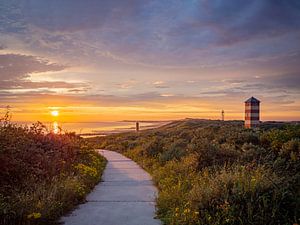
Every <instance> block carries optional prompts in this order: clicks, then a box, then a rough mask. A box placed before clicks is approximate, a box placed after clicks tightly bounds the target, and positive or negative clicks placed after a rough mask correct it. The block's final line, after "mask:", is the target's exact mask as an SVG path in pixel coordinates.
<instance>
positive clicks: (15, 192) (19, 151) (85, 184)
mask: <svg viewBox="0 0 300 225" xmlns="http://www.w3.org/2000/svg"><path fill="white" fill-rule="evenodd" d="M8 119H9V116H6V117H5V118H4V119H2V121H1V126H0V224H15V225H17V224H51V223H55V222H56V221H57V219H58V218H59V217H60V216H61V215H63V214H65V213H66V212H67V211H69V210H71V209H72V208H74V206H76V205H77V204H78V203H80V202H83V201H84V198H85V196H86V194H87V193H88V192H89V191H90V190H91V189H92V188H93V187H94V185H95V184H96V183H97V182H99V180H100V179H101V174H102V171H103V170H104V167H105V164H106V161H105V159H104V158H103V157H101V156H100V155H99V154H98V153H96V152H95V151H94V150H93V148H92V146H91V145H89V144H88V143H87V142H85V141H84V140H83V139H81V138H79V137H77V136H76V135H75V134H74V133H67V134H54V133H51V132H49V131H48V130H47V129H46V127H45V126H43V125H42V124H41V123H36V124H34V125H33V126H31V127H20V126H17V125H14V124H12V123H10V122H9V120H8Z"/></svg>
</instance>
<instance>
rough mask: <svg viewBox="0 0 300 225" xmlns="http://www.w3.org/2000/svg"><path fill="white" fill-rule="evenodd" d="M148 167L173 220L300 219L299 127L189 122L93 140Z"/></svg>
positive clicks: (192, 224)
mask: <svg viewBox="0 0 300 225" xmlns="http://www.w3.org/2000/svg"><path fill="white" fill-rule="evenodd" d="M90 141H91V142H93V143H94V144H98V147H100V148H107V149H110V150H115V151H119V152H122V153H123V154H125V155H127V156H128V157H130V158H132V159H133V160H135V161H136V162H138V163H139V164H140V165H141V166H142V167H143V168H145V169H146V170H148V171H149V172H150V173H151V174H152V176H153V179H154V181H155V183H156V185H157V187H158V189H159V196H158V199H157V214H158V217H159V218H160V219H161V220H162V221H163V222H164V224H168V225H219V224H224V225H225V224H241V225H246V224H247V225H248V224H253V225H254V224H255V225H261V224H274V225H278V224H280V225H285V224H286V225H288V224H299V222H300V126H299V125H288V124H281V125H280V126H276V127H274V125H273V124H262V126H261V128H259V129H244V128H243V125H242V122H239V121H228V122H222V121H205V120H184V121H177V122H174V123H171V124H169V125H167V126H164V127H162V128H158V129H153V130H149V131H143V132H140V133H126V134H116V135H111V136H107V137H98V138H92V139H90Z"/></svg>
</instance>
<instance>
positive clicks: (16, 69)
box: [0, 54, 88, 92]
mask: <svg viewBox="0 0 300 225" xmlns="http://www.w3.org/2000/svg"><path fill="white" fill-rule="evenodd" d="M65 68H66V66H64V65H60V64H56V63H51V62H49V61H48V60H45V59H41V58H38V57H36V56H30V55H19V54H2V55H0V88H1V89H5V90H15V89H40V88H48V89H54V88H65V89H74V88H80V89H81V91H82V90H83V89H84V90H86V89H87V88H88V84H86V83H74V82H73V83H71V82H66V81H38V82H37V81H31V80H30V74H33V73H43V72H55V71H62V70H64V69H65ZM45 92H46V91H45Z"/></svg>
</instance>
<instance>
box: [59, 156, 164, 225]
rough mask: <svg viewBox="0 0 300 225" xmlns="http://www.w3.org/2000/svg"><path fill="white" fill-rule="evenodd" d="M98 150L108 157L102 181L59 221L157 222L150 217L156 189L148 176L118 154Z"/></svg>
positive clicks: (73, 224) (94, 224)
mask: <svg viewBox="0 0 300 225" xmlns="http://www.w3.org/2000/svg"><path fill="white" fill-rule="evenodd" d="M99 153H100V154H101V155H103V156H104V157H105V158H106V159H107V160H108V163H107V166H106V169H105V171H104V174H103V177H102V180H103V182H101V183H99V184H98V185H97V186H96V187H95V189H94V190H93V191H92V192H91V193H90V194H89V195H88V196H87V202H86V203H85V204H82V205H80V206H79V207H78V209H76V210H75V211H73V212H72V213H71V215H69V216H67V217H63V218H62V220H61V221H62V222H64V224H66V225H160V224H161V223H160V221H159V220H157V219H154V218H153V217H154V214H155V196H156V194H157V190H156V188H155V187H154V186H153V184H152V181H151V177H150V175H149V174H148V173H146V172H145V171H144V170H143V169H141V168H140V167H139V166H138V165H137V164H136V163H135V162H133V161H132V160H130V159H128V158H126V157H125V156H122V155H121V154H119V153H116V152H112V151H107V150H99Z"/></svg>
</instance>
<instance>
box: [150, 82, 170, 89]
mask: <svg viewBox="0 0 300 225" xmlns="http://www.w3.org/2000/svg"><path fill="white" fill-rule="evenodd" d="M153 85H154V87H155V88H169V86H168V85H166V82H165V81H161V80H158V81H155V82H153Z"/></svg>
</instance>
